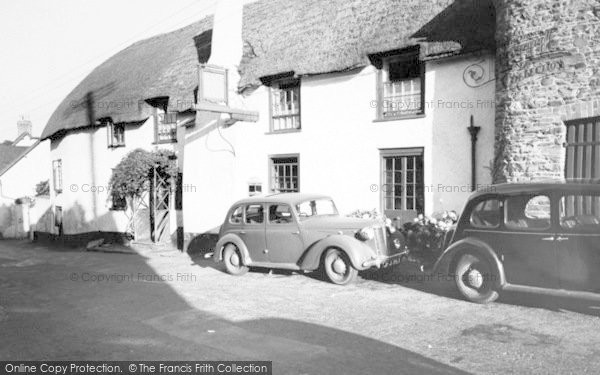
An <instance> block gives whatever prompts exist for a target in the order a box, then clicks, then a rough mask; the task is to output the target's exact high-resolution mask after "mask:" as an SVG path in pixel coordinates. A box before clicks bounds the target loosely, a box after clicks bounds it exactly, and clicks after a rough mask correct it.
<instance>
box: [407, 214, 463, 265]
mask: <svg viewBox="0 0 600 375" xmlns="http://www.w3.org/2000/svg"><path fill="white" fill-rule="evenodd" d="M436 216H437V217H436ZM457 220H458V215H457V214H456V212H454V211H450V212H447V211H446V212H444V213H442V214H438V215H433V216H432V217H431V218H429V217H426V216H424V215H422V214H419V216H418V217H417V218H415V219H414V221H412V222H408V223H405V224H404V225H403V226H402V227H401V228H398V229H399V230H400V231H401V232H402V233H403V234H404V236H405V237H406V240H407V246H408V248H409V249H410V250H411V252H413V253H418V254H421V255H422V256H426V257H427V256H431V257H435V256H436V255H437V254H439V253H440V252H441V251H442V250H443V247H444V242H445V241H444V240H445V238H446V233H448V231H449V230H450V229H452V226H453V225H454V224H455V223H456V222H457Z"/></svg>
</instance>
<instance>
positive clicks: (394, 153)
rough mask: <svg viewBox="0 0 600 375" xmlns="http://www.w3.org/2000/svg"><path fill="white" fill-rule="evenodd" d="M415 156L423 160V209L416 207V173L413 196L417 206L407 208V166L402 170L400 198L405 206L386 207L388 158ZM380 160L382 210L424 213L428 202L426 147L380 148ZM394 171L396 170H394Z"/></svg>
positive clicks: (414, 169)
mask: <svg viewBox="0 0 600 375" xmlns="http://www.w3.org/2000/svg"><path fill="white" fill-rule="evenodd" d="M414 156H420V157H421V158H422V160H423V168H422V171H421V185H422V187H423V190H422V191H423V207H422V211H419V210H417V208H416V204H417V195H416V187H417V185H418V182H417V181H416V175H415V181H414V182H413V184H414V186H415V191H413V194H414V195H413V198H414V203H415V208H412V209H407V208H406V197H407V195H406V188H405V187H406V177H405V176H406V174H405V173H404V172H406V168H405V167H404V166H403V171H402V176H403V177H402V179H403V183H402V186H403V189H402V197H401V198H400V199H402V202H403V203H402V207H403V208H400V209H398V208H386V202H385V201H386V194H387V182H386V173H387V170H386V159H388V158H399V157H400V158H402V157H414ZM379 160H380V168H379V175H380V179H381V180H380V186H381V189H379V190H380V194H379V197H380V206H381V210H382V212H385V211H391V210H394V211H416V212H417V213H424V212H425V207H426V204H425V203H426V202H425V161H426V159H425V149H424V148H422V147H421V148H419V147H415V148H393V149H380V150H379ZM413 171H414V172H415V174H416V168H413ZM392 173H394V172H392ZM392 185H396V184H395V183H394V182H392ZM393 194H394V195H393V198H392V199H393V200H394V201H395V199H396V198H395V197H396V196H395V192H393ZM394 207H395V202H394Z"/></svg>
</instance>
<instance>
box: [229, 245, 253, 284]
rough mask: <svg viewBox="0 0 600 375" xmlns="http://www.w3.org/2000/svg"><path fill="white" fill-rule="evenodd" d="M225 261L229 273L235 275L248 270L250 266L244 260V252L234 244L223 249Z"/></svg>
mask: <svg viewBox="0 0 600 375" xmlns="http://www.w3.org/2000/svg"><path fill="white" fill-rule="evenodd" d="M223 263H225V269H226V270H227V273H229V274H231V275H235V276H240V275H243V274H245V273H246V272H248V267H246V266H244V263H243V262H242V254H241V253H240V250H239V249H238V248H237V247H236V246H235V245H234V244H231V243H230V244H227V245H225V250H223Z"/></svg>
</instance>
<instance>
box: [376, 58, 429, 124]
mask: <svg viewBox="0 0 600 375" xmlns="http://www.w3.org/2000/svg"><path fill="white" fill-rule="evenodd" d="M374 59H375V61H376V67H377V74H375V79H376V93H375V95H376V101H377V106H376V115H375V121H395V120H403V119H411V118H419V117H423V116H425V73H426V69H425V65H426V64H425V61H423V60H421V59H420V53H419V48H408V49H405V50H400V51H392V52H389V53H383V54H379V55H377V56H375V57H374ZM415 59H416V61H417V65H418V67H417V68H418V71H419V77H418V78H420V85H421V89H420V104H421V108H420V109H419V110H418V111H416V112H414V113H413V112H406V113H399V114H397V115H392V116H385V111H384V108H385V106H384V101H385V97H384V89H385V84H387V83H390V82H392V81H389V79H388V80H386V81H384V74H385V73H386V69H387V70H388V71H387V74H388V75H389V64H390V63H391V62H398V61H400V60H405V61H407V62H408V61H411V60H415ZM372 60H373V58H372ZM415 78H417V77H415Z"/></svg>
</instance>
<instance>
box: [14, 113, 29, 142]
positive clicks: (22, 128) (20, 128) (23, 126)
mask: <svg viewBox="0 0 600 375" xmlns="http://www.w3.org/2000/svg"><path fill="white" fill-rule="evenodd" d="M31 128H32V125H31V121H30V120H28V119H26V118H25V116H21V118H20V119H19V121H17V137H20V136H21V134H29V135H31V131H32V129H31Z"/></svg>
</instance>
